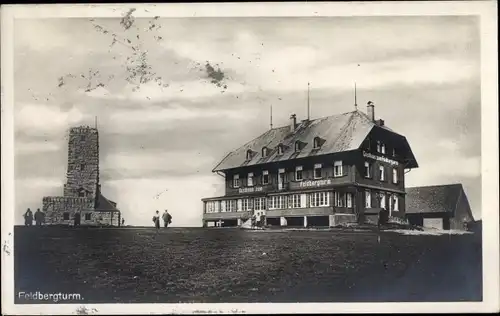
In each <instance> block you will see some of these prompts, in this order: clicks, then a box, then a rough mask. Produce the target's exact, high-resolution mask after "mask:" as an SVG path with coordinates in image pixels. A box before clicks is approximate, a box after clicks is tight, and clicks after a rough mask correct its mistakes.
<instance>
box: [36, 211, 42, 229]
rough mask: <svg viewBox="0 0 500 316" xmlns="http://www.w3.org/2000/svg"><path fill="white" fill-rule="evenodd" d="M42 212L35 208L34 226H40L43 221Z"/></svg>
mask: <svg viewBox="0 0 500 316" xmlns="http://www.w3.org/2000/svg"><path fill="white" fill-rule="evenodd" d="M42 216H43V215H42V212H40V209H37V210H36V212H35V223H36V226H42V222H43V219H42Z"/></svg>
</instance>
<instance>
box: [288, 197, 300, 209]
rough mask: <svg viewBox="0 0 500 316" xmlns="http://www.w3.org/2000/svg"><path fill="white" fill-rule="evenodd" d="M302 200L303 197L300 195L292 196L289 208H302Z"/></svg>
mask: <svg viewBox="0 0 500 316" xmlns="http://www.w3.org/2000/svg"><path fill="white" fill-rule="evenodd" d="M301 198H302V196H301V195H300V194H293V195H290V197H289V200H288V202H289V203H288V205H289V207H290V208H300V207H301V205H302V201H301Z"/></svg>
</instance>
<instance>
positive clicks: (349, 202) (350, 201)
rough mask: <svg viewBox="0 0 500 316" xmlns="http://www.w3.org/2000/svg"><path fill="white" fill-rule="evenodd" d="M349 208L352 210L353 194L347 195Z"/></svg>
mask: <svg viewBox="0 0 500 316" xmlns="http://www.w3.org/2000/svg"><path fill="white" fill-rule="evenodd" d="M347 207H349V208H352V193H347Z"/></svg>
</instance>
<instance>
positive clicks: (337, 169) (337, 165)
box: [333, 161, 343, 177]
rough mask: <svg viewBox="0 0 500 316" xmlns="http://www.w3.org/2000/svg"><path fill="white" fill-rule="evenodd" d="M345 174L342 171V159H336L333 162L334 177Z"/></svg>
mask: <svg viewBox="0 0 500 316" xmlns="http://www.w3.org/2000/svg"><path fill="white" fill-rule="evenodd" d="M342 175H343V173H342V161H335V162H334V163H333V176H334V177H341V176H342Z"/></svg>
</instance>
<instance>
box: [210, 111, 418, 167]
mask: <svg viewBox="0 0 500 316" xmlns="http://www.w3.org/2000/svg"><path fill="white" fill-rule="evenodd" d="M375 126H377V125H376V124H375V123H373V122H372V121H371V120H370V119H369V118H368V116H367V115H366V114H365V113H363V112H361V111H357V110H356V111H352V112H347V113H343V114H339V115H332V116H327V117H323V118H318V119H315V120H310V121H307V120H304V121H302V122H300V123H299V124H298V126H297V128H296V129H295V131H294V132H293V133H291V132H290V126H283V127H278V128H273V129H271V130H268V131H267V132H265V133H264V134H262V135H260V136H259V137H257V138H255V139H253V140H252V141H250V142H248V143H246V144H245V145H243V146H241V147H240V148H238V149H236V150H234V151H232V152H230V153H229V154H228V155H227V156H226V157H225V158H224V159H223V160H222V161H221V162H220V163H219V164H218V165H217V166H216V167H215V168H214V169H213V171H222V170H227V169H233V168H237V167H242V166H251V165H258V164H264V163H269V162H278V161H285V160H290V159H299V158H304V157H309V156H320V155H326V154H333V153H338V152H344V151H350V150H356V149H358V148H359V147H360V146H361V145H362V143H363V141H364V140H365V138H366V137H367V136H368V134H369V133H370V132H371V130H372V129H373V128H374V127H375ZM381 128H382V129H384V130H387V131H389V132H391V133H392V134H394V135H396V136H397V137H400V138H401V139H403V140H404V141H405V142H406V143H407V141H406V138H405V137H403V136H401V135H398V134H397V133H395V132H393V131H392V130H391V129H389V128H387V127H386V126H382V127H381ZM315 137H320V138H322V139H324V141H325V142H324V143H323V144H322V145H321V147H320V148H319V149H314V148H313V142H314V138H315ZM296 141H300V142H301V143H302V144H303V147H302V149H301V150H300V152H295V142H296ZM279 144H283V145H284V151H283V154H281V155H278V150H277V146H278V145H279ZM264 147H267V148H269V154H268V156H266V157H263V156H262V148H264ZM407 147H408V152H409V153H410V155H411V159H410V160H411V162H410V167H411V168H413V167H417V166H418V165H417V164H416V161H415V158H414V157H413V154H412V153H411V149H410V148H409V145H407ZM248 150H251V151H252V152H253V154H252V156H251V159H247V152H248Z"/></svg>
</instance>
